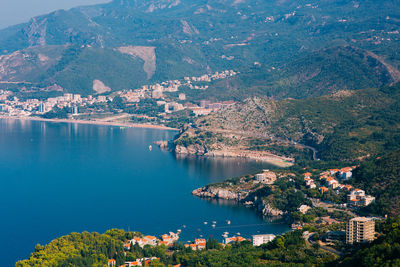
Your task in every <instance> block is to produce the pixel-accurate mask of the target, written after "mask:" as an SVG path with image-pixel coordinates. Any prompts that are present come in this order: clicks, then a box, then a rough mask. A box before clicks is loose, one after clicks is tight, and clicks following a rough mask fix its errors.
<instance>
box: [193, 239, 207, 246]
mask: <svg viewBox="0 0 400 267" xmlns="http://www.w3.org/2000/svg"><path fill="white" fill-rule="evenodd" d="M194 243H195V244H196V245H197V244H199V243H206V240H205V239H195V240H194Z"/></svg>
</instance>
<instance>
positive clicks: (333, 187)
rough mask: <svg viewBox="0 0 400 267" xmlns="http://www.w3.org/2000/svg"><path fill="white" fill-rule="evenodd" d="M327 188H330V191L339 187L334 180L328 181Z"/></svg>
mask: <svg viewBox="0 0 400 267" xmlns="http://www.w3.org/2000/svg"><path fill="white" fill-rule="evenodd" d="M328 186H329V187H330V188H332V189H335V188H337V187H338V186H339V182H338V181H336V180H335V179H333V180H330V181H329V182H328Z"/></svg>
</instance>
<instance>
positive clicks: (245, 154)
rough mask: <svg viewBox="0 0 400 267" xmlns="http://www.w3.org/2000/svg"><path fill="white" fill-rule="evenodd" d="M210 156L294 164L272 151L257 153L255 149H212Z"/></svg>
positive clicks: (286, 164)
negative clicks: (271, 152)
mask: <svg viewBox="0 0 400 267" xmlns="http://www.w3.org/2000/svg"><path fill="white" fill-rule="evenodd" d="M206 156H209V157H228V158H247V159H252V160H256V161H262V162H265V163H269V164H272V165H275V166H277V167H280V168H288V167H291V166H293V165H294V163H293V162H290V161H288V159H287V158H284V157H281V156H277V155H273V154H270V153H262V152H259V153H255V152H253V151H248V150H240V151H229V150H225V151H210V152H208V153H207V154H206Z"/></svg>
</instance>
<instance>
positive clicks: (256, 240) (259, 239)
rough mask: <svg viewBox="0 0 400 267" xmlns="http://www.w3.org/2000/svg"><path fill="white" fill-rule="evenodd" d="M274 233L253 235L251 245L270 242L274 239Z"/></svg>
mask: <svg viewBox="0 0 400 267" xmlns="http://www.w3.org/2000/svg"><path fill="white" fill-rule="evenodd" d="M275 237H276V236H275V235H273V234H267V235H253V246H255V247H257V246H260V245H262V244H266V243H268V242H271V241H272V240H274V239H275Z"/></svg>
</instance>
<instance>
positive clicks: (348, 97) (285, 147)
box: [181, 85, 400, 161]
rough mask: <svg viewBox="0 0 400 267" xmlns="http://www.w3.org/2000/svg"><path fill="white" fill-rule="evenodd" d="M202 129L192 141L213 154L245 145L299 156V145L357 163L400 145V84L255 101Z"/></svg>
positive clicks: (200, 124)
mask: <svg viewBox="0 0 400 267" xmlns="http://www.w3.org/2000/svg"><path fill="white" fill-rule="evenodd" d="M196 126H197V130H196V132H195V133H196V136H193V134H192V135H191V138H192V139H193V140H192V142H191V143H197V144H202V145H205V146H206V148H207V149H208V150H214V149H217V148H218V147H226V146H229V147H233V148H234V147H238V146H241V147H243V146H244V147H246V148H247V149H251V150H255V151H257V150H258V151H270V152H274V153H278V154H283V155H285V156H296V153H295V151H293V149H291V148H290V147H292V148H296V147H297V148H298V149H300V150H304V149H305V148H304V147H302V146H300V145H299V144H296V142H299V143H302V144H305V145H310V146H312V147H314V148H316V149H317V150H318V151H319V153H318V157H319V158H321V159H324V160H349V161H353V160H357V159H361V158H364V157H367V156H373V155H379V154H382V153H384V152H387V151H393V150H395V149H397V148H399V147H400V130H399V129H400V86H399V85H395V86H390V87H384V88H382V89H365V90H359V91H340V92H337V93H335V94H333V95H329V96H323V97H318V98H310V99H302V100H300V99H299V100H295V99H286V100H280V101H276V100H268V99H261V98H251V99H247V100H246V101H244V103H242V104H236V105H233V106H230V107H227V108H224V109H222V110H220V111H218V112H217V113H214V114H212V115H209V116H206V117H204V118H200V119H199V120H198V121H197V125H196ZM207 132H212V133H218V134H220V135H222V137H221V136H220V137H218V138H216V136H213V135H211V134H204V133H207ZM184 136H185V134H183V135H182V137H181V138H183V137H184ZM293 153H294V154H293Z"/></svg>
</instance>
